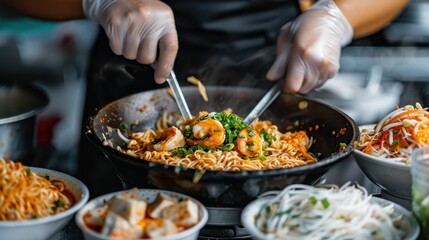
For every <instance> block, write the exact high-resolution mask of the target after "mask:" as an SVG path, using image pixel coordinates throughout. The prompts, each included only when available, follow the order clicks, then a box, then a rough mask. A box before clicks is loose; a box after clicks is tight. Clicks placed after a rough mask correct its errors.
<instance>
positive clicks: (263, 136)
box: [122, 111, 317, 171]
mask: <svg viewBox="0 0 429 240" xmlns="http://www.w3.org/2000/svg"><path fill="white" fill-rule="evenodd" d="M173 122H174V121H173V116H168V115H167V114H164V115H163V116H162V117H161V119H159V121H158V123H157V124H156V126H157V129H148V130H146V131H143V132H137V133H132V134H131V135H130V138H131V139H130V140H129V141H128V143H127V148H126V149H122V151H124V152H125V153H127V154H129V155H132V156H135V157H138V158H141V159H145V160H148V161H152V162H158V163H162V164H168V165H173V166H182V167H187V168H192V169H202V170H219V171H221V170H226V171H241V170H261V169H274V168H290V167H296V166H301V165H306V164H309V163H314V162H316V161H317V159H316V157H315V156H314V155H313V154H311V153H309V152H308V151H307V150H308V149H309V148H310V146H311V142H312V139H310V138H309V137H308V136H307V134H306V132H305V131H297V132H285V133H282V132H280V131H279V130H278V127H277V126H276V125H274V124H272V123H271V122H270V121H255V122H254V123H253V124H252V125H251V126H247V124H245V123H244V122H243V121H242V119H241V118H239V117H238V116H236V115H235V114H233V113H231V112H230V111H224V112H221V113H207V112H200V113H199V114H198V115H197V116H195V117H194V118H193V119H188V120H186V121H183V120H179V122H178V123H176V124H173ZM173 125H175V126H177V127H175V126H173Z"/></svg>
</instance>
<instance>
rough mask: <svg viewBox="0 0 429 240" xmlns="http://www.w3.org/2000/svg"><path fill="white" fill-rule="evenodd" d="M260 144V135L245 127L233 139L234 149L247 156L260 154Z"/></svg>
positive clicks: (261, 143)
mask: <svg viewBox="0 0 429 240" xmlns="http://www.w3.org/2000/svg"><path fill="white" fill-rule="evenodd" d="M262 146H263V142H262V138H261V136H259V134H257V133H256V131H255V130H250V131H249V130H248V129H247V128H245V129H243V130H241V131H240V132H239V133H238V136H237V140H236V141H235V149H236V150H237V151H238V152H240V153H241V154H243V155H244V156H247V157H256V156H261V154H262Z"/></svg>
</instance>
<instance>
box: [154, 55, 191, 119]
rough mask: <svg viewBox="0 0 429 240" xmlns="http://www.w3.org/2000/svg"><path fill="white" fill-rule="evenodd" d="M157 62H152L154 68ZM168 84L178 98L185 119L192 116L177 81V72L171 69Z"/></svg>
mask: <svg viewBox="0 0 429 240" xmlns="http://www.w3.org/2000/svg"><path fill="white" fill-rule="evenodd" d="M156 65H157V62H154V63H152V64H151V66H152V68H153V69H155V68H156ZM167 83H168V86H169V87H170V88H171V91H172V92H173V96H174V100H176V104H177V107H178V108H179V111H180V114H181V115H182V117H183V119H188V118H192V114H191V112H190V111H189V108H188V104H187V103H186V100H185V97H184V96H183V93H182V89H181V88H180V85H179V82H177V78H176V74H175V73H174V71H173V70H171V72H170V75H168V77H167Z"/></svg>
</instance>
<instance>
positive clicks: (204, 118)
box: [200, 115, 209, 121]
mask: <svg viewBox="0 0 429 240" xmlns="http://www.w3.org/2000/svg"><path fill="white" fill-rule="evenodd" d="M208 118H209V116H208V115H205V116H202V117H200V121H204V120H207V119H208Z"/></svg>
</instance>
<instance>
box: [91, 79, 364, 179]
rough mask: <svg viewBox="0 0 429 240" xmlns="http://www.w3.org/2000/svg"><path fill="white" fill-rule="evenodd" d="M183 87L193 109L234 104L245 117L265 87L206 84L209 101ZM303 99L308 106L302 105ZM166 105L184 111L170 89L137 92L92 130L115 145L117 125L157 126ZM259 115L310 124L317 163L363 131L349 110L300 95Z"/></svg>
mask: <svg viewBox="0 0 429 240" xmlns="http://www.w3.org/2000/svg"><path fill="white" fill-rule="evenodd" d="M182 90H183V93H184V96H185V98H186V100H187V103H188V105H189V108H190V110H191V113H192V114H194V115H196V114H197V113H198V112H199V111H208V112H212V111H214V112H220V111H223V110H225V109H227V108H231V109H232V110H233V112H234V113H235V114H237V115H239V116H241V117H243V118H244V117H245V116H246V114H247V113H248V112H250V110H251V109H252V108H253V107H254V106H255V105H256V103H257V101H259V99H260V98H261V97H262V96H263V94H264V93H265V91H264V90H259V89H251V88H241V87H207V89H206V90H207V94H208V96H209V102H205V101H204V100H203V98H202V97H201V95H200V94H199V92H198V90H197V88H196V87H183V89H182ZM300 104H301V106H302V105H303V104H304V105H307V106H306V107H305V108H302V107H301V109H300ZM142 108H143V110H141V109H142ZM165 111H167V112H168V113H172V112H179V111H178V109H177V106H176V104H175V102H174V100H173V98H172V97H171V96H170V95H168V93H167V91H166V90H165V89H158V90H153V91H147V92H143V93H138V94H134V95H131V96H128V97H125V98H123V99H119V100H117V101H115V102H112V103H111V104H109V105H107V106H105V107H104V108H102V109H101V110H100V111H99V112H98V113H97V114H96V115H95V117H94V118H93V119H92V127H93V129H92V130H94V133H95V134H96V136H97V138H98V140H99V142H100V144H101V143H102V142H103V140H104V138H106V139H107V140H109V141H110V142H111V145H110V147H112V148H113V149H116V148H117V146H120V147H124V146H125V143H124V141H123V140H122V139H121V138H120V137H119V136H118V134H116V131H112V129H113V130H115V129H121V127H123V123H126V124H127V125H128V126H129V127H130V130H131V132H136V131H142V130H145V129H148V128H155V124H156V121H157V120H158V119H159V118H160V117H161V116H162V114H163V113H164V112H165ZM260 119H262V120H270V121H272V122H273V123H274V124H276V125H277V126H278V127H279V130H280V131H282V132H284V131H286V127H287V126H294V124H296V123H299V125H298V126H294V129H293V130H292V131H295V130H300V129H304V130H307V133H308V135H309V136H312V137H313V138H314V139H315V140H316V141H315V143H314V144H313V146H312V147H311V149H310V152H312V153H315V154H318V155H319V156H318V158H319V162H318V163H315V165H320V164H323V163H324V161H334V160H337V158H341V157H344V156H345V155H347V154H349V153H350V152H351V150H352V149H346V150H343V151H341V152H339V151H338V150H339V147H340V144H342V143H345V144H347V145H349V144H350V143H352V142H353V141H355V140H356V138H357V135H358V129H357V125H356V123H355V122H354V121H353V120H352V119H350V118H349V117H348V116H347V115H345V114H344V113H342V112H340V111H339V110H337V109H334V108H332V107H331V106H328V105H325V104H323V103H320V102H317V101H316V100H312V99H309V98H305V97H302V96H298V95H289V94H282V95H281V96H280V97H279V98H278V99H277V100H276V101H274V102H273V104H272V105H271V106H270V107H269V108H268V109H267V110H266V111H265V113H264V114H263V115H262V116H261V117H260ZM121 124H122V126H121ZM342 128H345V129H346V131H345V133H344V134H342V135H337V134H336V133H338V132H339V131H340V130H341V129H342ZM309 129H311V131H309ZM316 129H317V130H316ZM115 151H116V150H115ZM117 154H122V153H119V152H118V153H117ZM122 155H125V154H122ZM125 156H126V157H127V158H128V160H130V159H131V161H133V160H135V162H133V164H137V165H141V164H143V165H148V164H149V162H148V161H144V160H140V159H132V157H129V156H128V155H125ZM125 156H124V157H125ZM311 165H314V164H311ZM308 166H310V165H307V166H302V167H296V168H294V169H295V170H293V171H300V170H303V169H305V168H306V167H308ZM314 167H316V166H314ZM267 171H272V170H267ZM208 172H216V171H208Z"/></svg>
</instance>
